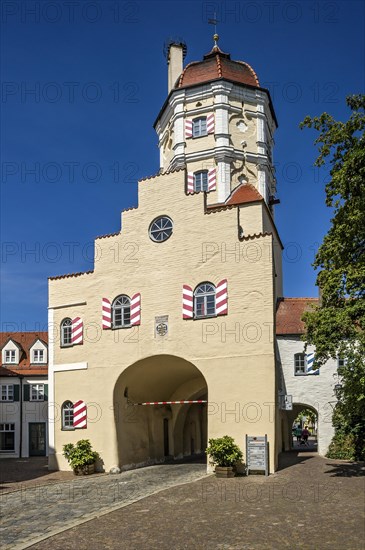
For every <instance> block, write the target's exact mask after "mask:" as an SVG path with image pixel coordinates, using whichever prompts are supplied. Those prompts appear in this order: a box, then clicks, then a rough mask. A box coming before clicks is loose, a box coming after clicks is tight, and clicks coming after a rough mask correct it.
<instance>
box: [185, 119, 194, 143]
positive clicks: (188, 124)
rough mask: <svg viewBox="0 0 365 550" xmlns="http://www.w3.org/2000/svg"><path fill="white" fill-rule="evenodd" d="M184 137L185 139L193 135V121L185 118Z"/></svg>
mask: <svg viewBox="0 0 365 550" xmlns="http://www.w3.org/2000/svg"><path fill="white" fill-rule="evenodd" d="M185 137H186V139H188V138H191V137H193V121H192V120H185Z"/></svg>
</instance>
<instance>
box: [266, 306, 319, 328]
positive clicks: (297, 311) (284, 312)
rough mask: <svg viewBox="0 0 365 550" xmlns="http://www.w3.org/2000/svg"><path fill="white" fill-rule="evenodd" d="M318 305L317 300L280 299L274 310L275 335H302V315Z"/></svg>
mask: <svg viewBox="0 0 365 550" xmlns="http://www.w3.org/2000/svg"><path fill="white" fill-rule="evenodd" d="M316 305H318V298H280V299H279V300H278V303H277V309H276V334H277V335H280V334H304V332H305V327H304V323H303V321H302V315H303V313H304V312H305V311H310V309H311V308H312V307H313V306H316Z"/></svg>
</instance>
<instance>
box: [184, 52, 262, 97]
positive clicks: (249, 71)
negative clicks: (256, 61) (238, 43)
mask: <svg viewBox="0 0 365 550" xmlns="http://www.w3.org/2000/svg"><path fill="white" fill-rule="evenodd" d="M217 78H225V79H226V80H230V81H233V82H238V83H239V84H248V85H249V86H255V87H259V86H260V83H259V79H258V78H257V75H256V73H255V71H254V70H253V68H252V67H251V66H250V65H249V64H248V63H245V62H244V61H232V60H231V56H230V55H229V54H227V53H224V52H222V51H221V50H220V49H219V48H218V47H217V46H216V47H214V48H213V49H212V51H211V52H210V53H209V54H207V55H205V56H204V59H203V61H194V62H192V63H189V64H188V65H187V66H186V67H185V69H184V71H183V72H182V74H181V75H180V78H179V80H178V81H177V83H176V85H175V88H182V87H185V86H192V85H194V84H200V83H202V82H208V81H210V80H216V79H217Z"/></svg>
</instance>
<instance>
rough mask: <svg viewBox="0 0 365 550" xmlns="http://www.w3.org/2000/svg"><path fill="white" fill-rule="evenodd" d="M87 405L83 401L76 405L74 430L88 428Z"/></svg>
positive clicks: (77, 402)
mask: <svg viewBox="0 0 365 550" xmlns="http://www.w3.org/2000/svg"><path fill="white" fill-rule="evenodd" d="M86 427H87V426H86V405H85V403H84V402H83V401H76V403H74V428H76V429H79V428H86Z"/></svg>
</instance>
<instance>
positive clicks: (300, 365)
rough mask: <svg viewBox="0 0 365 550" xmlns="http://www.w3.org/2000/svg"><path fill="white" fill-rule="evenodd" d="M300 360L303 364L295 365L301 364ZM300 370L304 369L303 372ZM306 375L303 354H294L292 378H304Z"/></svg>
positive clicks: (305, 363) (305, 361)
mask: <svg viewBox="0 0 365 550" xmlns="http://www.w3.org/2000/svg"><path fill="white" fill-rule="evenodd" d="M297 359H298V361H297ZM302 359H303V364H297V363H299V362H300V363H301V360H302ZM299 360H300V361H299ZM302 368H303V369H304V371H303V372H302V371H299V370H298V369H302ZM306 375H307V360H306V357H305V353H295V354H294V376H306Z"/></svg>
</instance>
